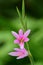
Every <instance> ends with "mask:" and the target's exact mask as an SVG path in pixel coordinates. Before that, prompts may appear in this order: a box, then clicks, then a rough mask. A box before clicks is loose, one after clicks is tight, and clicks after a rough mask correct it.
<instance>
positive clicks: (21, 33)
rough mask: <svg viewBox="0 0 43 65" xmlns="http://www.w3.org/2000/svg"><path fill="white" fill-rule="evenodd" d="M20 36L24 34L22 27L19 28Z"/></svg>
mask: <svg viewBox="0 0 43 65" xmlns="http://www.w3.org/2000/svg"><path fill="white" fill-rule="evenodd" d="M19 36H20V37H22V36H23V31H22V29H20V30H19Z"/></svg>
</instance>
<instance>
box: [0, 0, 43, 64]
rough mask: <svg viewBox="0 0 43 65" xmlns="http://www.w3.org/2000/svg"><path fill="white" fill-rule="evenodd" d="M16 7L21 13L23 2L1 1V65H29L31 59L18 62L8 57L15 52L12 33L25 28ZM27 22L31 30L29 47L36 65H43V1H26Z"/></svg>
mask: <svg viewBox="0 0 43 65" xmlns="http://www.w3.org/2000/svg"><path fill="white" fill-rule="evenodd" d="M16 6H17V7H18V8H19V10H20V12H21V8H22V0H0V65H19V64H20V65H29V64H30V61H29V58H28V57H26V58H24V59H21V60H16V57H11V56H9V55H8V53H9V52H11V51H13V48H15V47H18V46H17V45H14V42H13V41H14V37H13V36H12V34H11V31H16V32H18V30H19V29H21V28H23V27H22V25H21V22H20V20H19V17H18V14H17V11H16ZM25 10H26V14H25V15H26V22H27V25H28V26H27V27H28V29H31V34H30V36H29V38H30V41H29V47H30V51H31V53H32V55H33V58H34V61H35V65H43V0H25Z"/></svg>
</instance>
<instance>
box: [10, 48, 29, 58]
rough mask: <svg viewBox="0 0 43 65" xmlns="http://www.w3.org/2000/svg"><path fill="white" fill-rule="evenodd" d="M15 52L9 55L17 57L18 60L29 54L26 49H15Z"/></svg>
mask: <svg viewBox="0 0 43 65" xmlns="http://www.w3.org/2000/svg"><path fill="white" fill-rule="evenodd" d="M14 50H15V52H11V53H9V55H11V56H17V58H16V59H22V58H24V57H26V56H28V52H27V50H26V49H25V48H24V49H19V48H15V49H14Z"/></svg>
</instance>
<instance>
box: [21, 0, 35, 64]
mask: <svg viewBox="0 0 43 65" xmlns="http://www.w3.org/2000/svg"><path fill="white" fill-rule="evenodd" d="M24 18H25V6H24V0H22V21H21V23H22V22H24ZM22 25H23V24H22ZM23 27H24V30H27V22H25V26H24V25H23ZM26 45H27V49H28V54H29V55H28V57H29V58H30V62H31V65H34V62H33V57H32V54H31V53H30V50H29V45H28V43H26Z"/></svg>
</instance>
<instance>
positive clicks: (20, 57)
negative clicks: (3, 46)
mask: <svg viewBox="0 0 43 65" xmlns="http://www.w3.org/2000/svg"><path fill="white" fill-rule="evenodd" d="M24 57H26V56H25V55H22V56H19V57H17V58H16V59H22V58H24Z"/></svg>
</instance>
